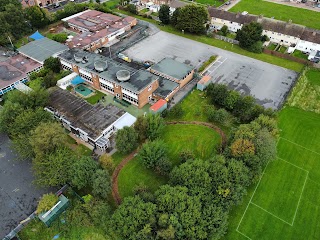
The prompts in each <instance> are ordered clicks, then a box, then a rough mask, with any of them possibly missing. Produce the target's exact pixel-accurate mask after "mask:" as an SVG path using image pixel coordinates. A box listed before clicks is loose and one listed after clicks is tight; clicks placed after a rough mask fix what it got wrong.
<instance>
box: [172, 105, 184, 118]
mask: <svg viewBox="0 0 320 240" xmlns="http://www.w3.org/2000/svg"><path fill="white" fill-rule="evenodd" d="M183 113H184V112H183V109H182V106H181V104H177V105H175V106H174V107H173V108H171V110H170V111H169V116H170V117H172V118H180V117H182V116H183Z"/></svg>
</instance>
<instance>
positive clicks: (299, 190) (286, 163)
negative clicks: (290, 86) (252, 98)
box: [225, 107, 320, 240]
mask: <svg viewBox="0 0 320 240" xmlns="http://www.w3.org/2000/svg"><path fill="white" fill-rule="evenodd" d="M319 122H320V115H319V114H316V113H312V112H306V111H303V110H301V109H298V108H293V107H285V108H284V109H283V110H282V111H281V112H280V114H279V128H280V129H281V134H280V135H281V137H280V139H279V142H278V145H277V149H278V158H277V159H276V160H274V161H272V162H269V164H268V165H267V167H266V168H265V171H264V174H263V176H262V178H261V180H260V181H259V182H258V183H257V184H256V185H255V186H253V187H252V188H251V189H249V194H248V195H247V196H246V198H245V199H244V201H243V203H242V205H241V206H238V207H235V208H234V209H233V211H232V213H231V219H230V227H229V231H228V234H227V235H226V237H225V239H252V240H255V239H259V240H260V239H281V240H282V239H284V240H285V239H295V240H299V239H301V240H302V239H319V238H320V228H319V227H318V223H319V222H320V188H319V187H320V124H319Z"/></svg>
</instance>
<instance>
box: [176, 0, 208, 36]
mask: <svg viewBox="0 0 320 240" xmlns="http://www.w3.org/2000/svg"><path fill="white" fill-rule="evenodd" d="M207 20H208V11H207V9H206V8H204V7H203V6H199V5H186V6H184V7H182V8H181V9H180V10H179V15H178V18H177V25H176V27H177V28H178V29H180V30H184V31H186V32H190V33H203V32H204V31H205V29H206V28H205V23H206V22H207Z"/></svg>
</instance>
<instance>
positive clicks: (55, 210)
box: [38, 194, 69, 227]
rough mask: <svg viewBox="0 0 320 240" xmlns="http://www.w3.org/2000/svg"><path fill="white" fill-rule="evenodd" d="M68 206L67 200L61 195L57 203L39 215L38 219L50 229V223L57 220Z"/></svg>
mask: <svg viewBox="0 0 320 240" xmlns="http://www.w3.org/2000/svg"><path fill="white" fill-rule="evenodd" d="M68 206H69V199H68V198H66V197H65V196H64V195H62V194H61V195H60V196H59V201H58V202H57V203H56V204H55V205H54V206H53V207H52V208H51V209H50V210H49V211H47V212H43V213H40V214H39V215H38V217H39V219H40V220H41V221H42V222H43V223H44V224H45V225H46V226H47V227H50V225H51V223H52V222H53V221H54V220H55V219H57V218H58V217H59V215H60V214H61V213H62V212H63V211H64V210H66V209H67V207H68Z"/></svg>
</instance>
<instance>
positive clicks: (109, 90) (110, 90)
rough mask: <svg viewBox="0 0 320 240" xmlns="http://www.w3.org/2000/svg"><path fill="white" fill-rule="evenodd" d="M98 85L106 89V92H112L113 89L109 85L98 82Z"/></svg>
mask: <svg viewBox="0 0 320 240" xmlns="http://www.w3.org/2000/svg"><path fill="white" fill-rule="evenodd" d="M100 86H101V87H102V88H103V89H104V90H106V91H108V92H111V93H114V89H113V88H112V87H109V86H108V85H106V84H104V83H100Z"/></svg>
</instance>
